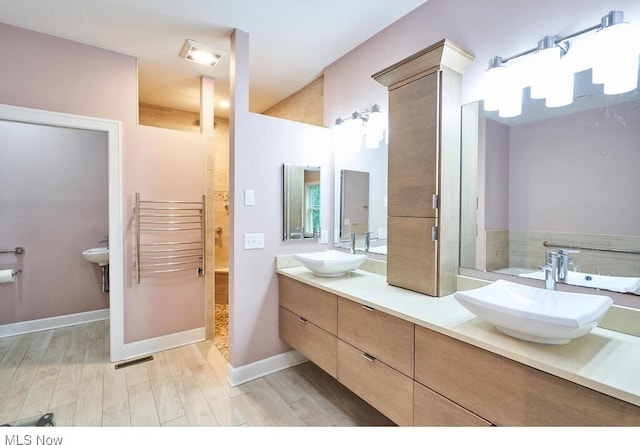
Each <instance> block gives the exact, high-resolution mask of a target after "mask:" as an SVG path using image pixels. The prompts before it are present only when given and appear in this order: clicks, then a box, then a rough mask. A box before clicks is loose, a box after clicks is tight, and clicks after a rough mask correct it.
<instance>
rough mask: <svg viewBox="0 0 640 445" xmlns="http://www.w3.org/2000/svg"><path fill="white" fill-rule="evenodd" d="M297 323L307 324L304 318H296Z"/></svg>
mask: <svg viewBox="0 0 640 445" xmlns="http://www.w3.org/2000/svg"><path fill="white" fill-rule="evenodd" d="M298 321H299V322H300V323H306V322H307V319H306V318H303V317H298Z"/></svg>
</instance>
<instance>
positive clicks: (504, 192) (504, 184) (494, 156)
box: [480, 119, 510, 230]
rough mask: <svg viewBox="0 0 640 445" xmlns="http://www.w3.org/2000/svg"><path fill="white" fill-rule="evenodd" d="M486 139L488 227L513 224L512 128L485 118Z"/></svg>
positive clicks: (485, 174)
mask: <svg viewBox="0 0 640 445" xmlns="http://www.w3.org/2000/svg"><path fill="white" fill-rule="evenodd" d="M483 121H484V124H485V140H486V141H491V143H490V144H489V143H487V144H486V146H485V159H484V180H485V188H484V190H485V194H484V205H483V203H480V207H483V208H484V212H485V221H484V224H485V230H492V229H506V228H508V227H509V205H508V203H509V190H510V189H509V127H507V126H506V125H503V124H500V123H498V122H496V121H492V120H490V119H483Z"/></svg>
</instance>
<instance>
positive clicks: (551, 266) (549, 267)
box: [541, 252, 558, 290]
mask: <svg viewBox="0 0 640 445" xmlns="http://www.w3.org/2000/svg"><path fill="white" fill-rule="evenodd" d="M541 269H542V270H543V271H544V287H545V289H548V290H556V283H557V282H558V253H557V252H547V254H546V255H545V263H544V266H542V267H541Z"/></svg>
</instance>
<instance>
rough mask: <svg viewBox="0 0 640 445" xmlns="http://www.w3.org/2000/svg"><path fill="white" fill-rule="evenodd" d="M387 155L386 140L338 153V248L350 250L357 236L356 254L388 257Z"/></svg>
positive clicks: (342, 149)
mask: <svg viewBox="0 0 640 445" xmlns="http://www.w3.org/2000/svg"><path fill="white" fill-rule="evenodd" d="M387 153H388V150H387V144H386V143H385V141H384V140H382V141H380V143H379V145H378V147H376V148H373V149H372V148H366V147H365V146H364V144H362V146H361V147H340V148H339V149H336V150H335V154H334V156H335V157H334V159H335V164H334V165H335V172H336V173H335V184H334V187H335V188H334V196H335V200H334V201H335V206H334V215H335V218H334V219H335V221H334V227H335V232H334V247H335V248H338V249H341V248H343V249H348V248H350V243H351V234H352V233H355V235H356V238H355V250H358V251H367V252H369V253H373V254H379V255H386V252H387ZM345 172H346V177H345V176H344V173H345ZM365 188H366V190H365ZM364 206H367V208H365V207H364ZM352 215H353V216H352ZM367 234H368V235H367Z"/></svg>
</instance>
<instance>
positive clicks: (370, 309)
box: [360, 304, 375, 311]
mask: <svg viewBox="0 0 640 445" xmlns="http://www.w3.org/2000/svg"><path fill="white" fill-rule="evenodd" d="M360 306H361V307H362V309H364V310H365V311H374V310H375V309H374V308H372V307H370V306H367V305H366V304H361V305H360Z"/></svg>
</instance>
